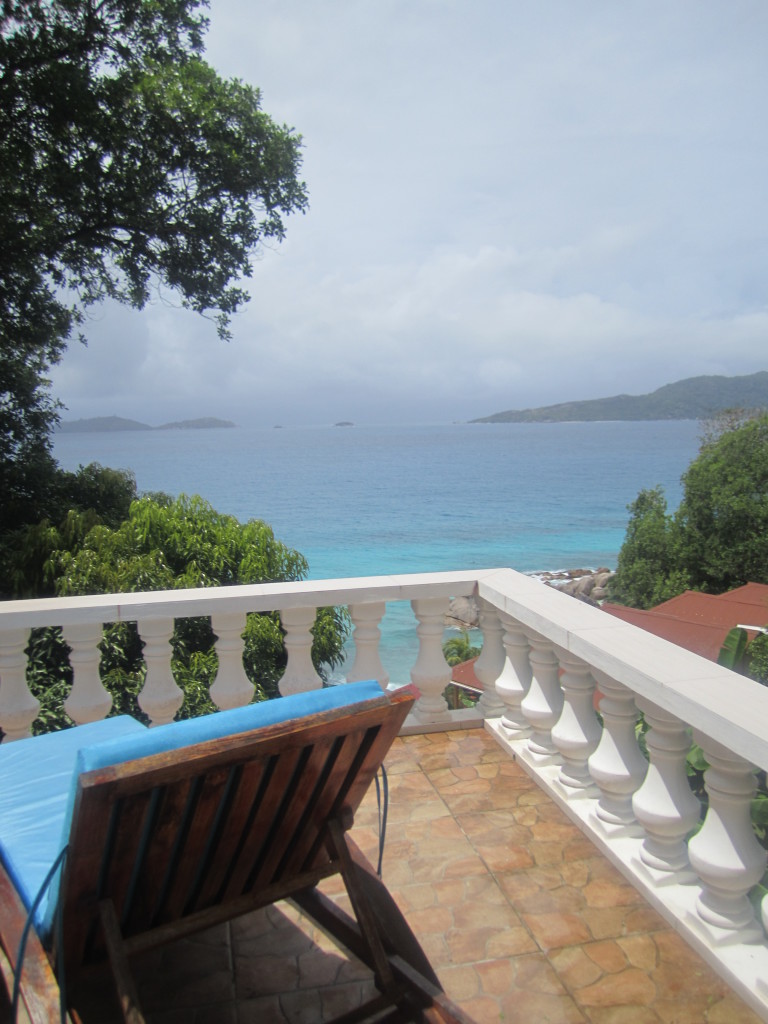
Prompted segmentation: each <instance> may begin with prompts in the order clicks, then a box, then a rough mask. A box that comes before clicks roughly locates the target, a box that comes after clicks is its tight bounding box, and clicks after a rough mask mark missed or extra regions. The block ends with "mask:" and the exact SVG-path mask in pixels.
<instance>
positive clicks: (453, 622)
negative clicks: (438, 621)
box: [445, 597, 480, 629]
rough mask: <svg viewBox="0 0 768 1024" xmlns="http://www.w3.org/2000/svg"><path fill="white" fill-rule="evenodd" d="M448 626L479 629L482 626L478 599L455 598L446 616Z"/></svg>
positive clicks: (452, 599)
mask: <svg viewBox="0 0 768 1024" xmlns="http://www.w3.org/2000/svg"><path fill="white" fill-rule="evenodd" d="M445 624H446V626H455V627H458V628H459V629H477V627H478V626H479V625H480V609H479V607H478V604H477V598H476V597H453V598H451V603H450V604H449V605H448V614H447V615H446V616H445Z"/></svg>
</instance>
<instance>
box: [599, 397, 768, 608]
mask: <svg viewBox="0 0 768 1024" xmlns="http://www.w3.org/2000/svg"><path fill="white" fill-rule="evenodd" d="M682 483H683V497H682V500H681V502H680V505H679V507H678V508H677V510H676V512H675V513H674V514H673V515H670V514H668V512H667V504H666V500H665V498H664V495H663V492H662V490H661V489H660V488H656V489H655V490H652V491H641V493H640V494H639V495H638V498H637V499H636V501H635V502H633V504H632V505H630V506H629V511H630V520H629V525H628V527H627V532H626V535H625V539H624V544H623V545H622V548H621V551H620V553H619V559H618V565H617V571H616V575H615V577H614V578H613V580H612V581H611V584H610V587H611V596H612V597H613V598H614V599H616V600H620V601H622V602H623V603H625V604H630V605H634V606H635V607H638V608H649V607H651V606H652V605H654V604H658V603H659V602H660V601H663V600H666V599H668V598H670V597H674V596H675V595H676V594H680V593H682V592H683V591H684V590H686V589H690V590H702V591H706V592H707V593H712V594H720V593H724V592H725V591H727V590H731V589H733V588H734V587H738V586H741V585H742V584H744V583H750V582H752V583H768V414H766V413H765V412H761V413H752V414H749V415H747V416H738V415H736V416H732V417H730V418H723V419H721V421H720V422H719V423H717V424H715V426H714V428H712V427H710V428H709V429H708V430H707V431H706V432H705V435H704V438H703V440H702V443H701V448H700V450H699V454H698V456H697V457H696V458H695V459H694V460H693V461H692V462H691V464H690V466H689V467H688V469H687V470H686V471H685V473H684V474H683V477H682Z"/></svg>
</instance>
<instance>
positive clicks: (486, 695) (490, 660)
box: [475, 599, 506, 718]
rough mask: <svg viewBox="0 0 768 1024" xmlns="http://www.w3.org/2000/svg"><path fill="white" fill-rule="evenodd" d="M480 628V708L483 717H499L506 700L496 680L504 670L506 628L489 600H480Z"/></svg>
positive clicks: (477, 665)
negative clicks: (502, 696) (481, 641)
mask: <svg viewBox="0 0 768 1024" xmlns="http://www.w3.org/2000/svg"><path fill="white" fill-rule="evenodd" d="M479 604H480V629H481V630H482V632H483V649H482V650H481V652H480V656H479V657H478V659H477V661H476V662H475V675H476V676H477V678H478V679H479V680H480V682H481V683H482V686H483V692H482V695H481V697H480V700H479V701H478V702H477V707H478V710H479V711H480V714H481V715H482V716H483V718H499V717H500V716H501V715H502V713H503V712H504V701H503V700H502V699H501V697H500V696H499V694H498V692H497V690H496V680H497V679H498V678H499V676H500V675H501V673H502V671H503V670H504V663H505V661H506V655H505V653H504V642H503V640H504V630H503V629H502V628H501V620H500V619H499V615H498V612H497V611H496V609H495V608H494V606H493V605H492V604H489V602H488V601H484V600H482V599H481V600H480V602H479Z"/></svg>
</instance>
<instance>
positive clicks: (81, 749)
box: [0, 680, 382, 942]
mask: <svg viewBox="0 0 768 1024" xmlns="http://www.w3.org/2000/svg"><path fill="white" fill-rule="evenodd" d="M381 695H382V690H381V687H380V686H379V684H378V683H377V682H376V681H375V680H371V681H366V682H361V683H349V684H345V685H342V686H332V687H327V688H323V689H318V690H310V691H307V692H306V693H297V694H293V695H291V696H289V697H280V698H279V699H277V700H269V701H262V702H260V703H258V704H248V705H246V706H245V707H241V708H233V709H232V710H230V711H218V712H216V713H214V714H212V715H205V716H204V717H202V718H190V719H186V720H185V721H183V722H170V723H168V724H167V725H160V726H157V727H155V728H153V729H147V728H145V727H144V726H143V725H141V724H140V723H138V722H136V721H135V720H134V719H132V718H125V717H123V718H109V719H105V720H104V721H102V722H94V723H92V724H90V725H81V726H77V727H75V728H74V729H66V730H64V731H62V732H59V733H49V734H47V735H45V736H36V737H34V738H32V739H29V740H20V741H17V742H16V743H10V744H8V745H7V746H6V745H5V744H0V772H2V776H0V777H2V778H3V790H4V792H3V796H5V795H6V791H7V790H8V789H11V790H12V791H14V792H15V793H16V799H15V800H14V801H11V802H12V804H13V814H12V815H11V814H10V812H9V826H11V825H13V827H11V828H10V831H11V839H10V842H9V841H8V839H7V837H6V826H5V821H4V818H3V815H2V813H1V811H0V852H1V853H2V856H3V860H4V861H5V862H6V867H7V869H8V872H9V874H11V877H12V878H13V881H14V883H15V884H16V887H17V889H18V890H19V893H20V895H21V897H22V899H23V901H24V903H25V904H26V906H27V907H31V905H32V902H33V900H34V898H35V896H36V895H37V891H38V889H39V887H40V885H41V884H42V881H43V879H44V878H45V875H46V873H47V872H48V870H49V868H50V867H51V865H52V863H53V862H54V860H55V859H56V857H57V856H58V854H59V852H60V850H61V849H62V848H63V847H64V846H65V845H66V844H67V842H68V841H69V831H70V824H71V820H72V811H73V808H74V802H75V794H76V792H77V780H78V777H79V776H80V775H81V774H82V773H83V772H88V771H93V770H95V769H98V768H105V767H108V766H109V765H114V764H122V763H124V762H125V761H133V760H137V759H138V758H142V757H149V756H151V755H153V754H160V753H166V752H168V751H171V750H179V749H181V748H182V747H188V746H192V745H194V744H196V743H203V742H205V741H206V740H212V739H221V738H222V737H225V736H233V735H237V734H238V733H242V732H248V731H250V730H252V729H258V728H262V727H264V726H268V725H274V724H277V723H280V722H286V721H295V720H296V719H301V718H305V717H307V716H308V715H313V714H317V713H318V712H321V711H328V710H331V709H333V708H340V707H347V706H349V705H352V704H356V703H359V702H361V701H365V700H370V699H371V698H373V697H380V696H381ZM115 722H119V723H125V724H124V725H122V726H115V725H110V723H115ZM19 747H24V748H27V750H28V753H27V755H26V758H24V759H22V758H21V756H20V754H16V756H15V757H14V756H12V755H13V754H14V752H15V751H16V750H17V748H19ZM41 748H45V749H49V750H50V753H48V754H47V755H45V751H44V750H43V751H42V752H41ZM3 754H5V755H6V757H7V758H8V764H7V770H6V768H5V767H4V762H3V760H2V756H3ZM38 761H39V762H40V763H41V765H42V763H43V762H45V761H48V762H49V767H48V769H47V770H43V769H42V767H41V771H40V778H38V777H37V776H34V781H33V779H32V776H31V775H30V772H29V771H27V770H26V767H25V765H26V764H27V763H29V764H34V763H35V762H38ZM9 774H13V776H14V778H13V782H12V783H11V784H10V785H9V782H8V781H7V778H8V775H9ZM32 794H36V795H35V796H32ZM40 801H43V802H42V803H41V802H40ZM41 819H44V820H41ZM31 867H33V869H32V870H30V868H31ZM59 883H60V872H59V873H57V875H56V877H55V878H54V879H53V881H52V882H51V886H50V889H49V894H48V899H47V900H43V901H42V902H41V904H40V906H39V907H38V909H37V911H36V913H35V927H36V928H37V931H38V934H39V935H40V937H41V939H42V940H43V941H44V942H45V941H47V940H48V938H49V937H50V933H51V928H52V925H53V918H54V914H55V910H56V906H57V904H58V893H59Z"/></svg>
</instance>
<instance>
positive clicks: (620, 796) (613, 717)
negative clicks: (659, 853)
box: [587, 672, 648, 826]
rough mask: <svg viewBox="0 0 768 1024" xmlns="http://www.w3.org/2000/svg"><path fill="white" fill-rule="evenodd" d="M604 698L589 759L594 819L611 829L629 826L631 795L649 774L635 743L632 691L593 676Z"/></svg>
mask: <svg viewBox="0 0 768 1024" xmlns="http://www.w3.org/2000/svg"><path fill="white" fill-rule="evenodd" d="M593 674H594V676H595V679H596V681H597V685H598V687H599V688H600V692H601V693H602V694H603V698H602V700H601V701H600V713H601V714H602V716H603V731H602V733H601V736H600V742H599V743H598V745H597V750H595V752H594V754H592V756H591V757H590V758H589V761H588V762H587V763H588V764H589V773H590V775H591V776H592V779H593V780H594V782H595V783H596V784H597V786H598V787H599V789H600V800H599V802H598V806H597V816H598V818H600V820H601V821H604V822H606V823H607V824H610V825H624V826H626V825H632V824H634V822H635V816H634V813H633V811H632V795H633V794H634V793H635V791H636V790H637V789H639V787H640V783H641V782H642V781H643V779H644V778H645V773H646V771H647V770H648V762H647V761H646V760H645V758H644V757H643V754H642V751H641V750H640V747H639V746H638V743H637V736H636V735H635V725H636V723H637V721H638V719H639V717H640V714H639V712H638V710H637V707H636V706H635V700H634V696H633V694H632V691H631V690H629V689H628V688H627V687H626V686H622V685H621V683H617V682H616V680H615V679H610V678H609V677H608V676H606V675H604V674H603V673H602V672H600V673H598V672H593Z"/></svg>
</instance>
